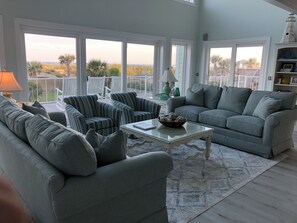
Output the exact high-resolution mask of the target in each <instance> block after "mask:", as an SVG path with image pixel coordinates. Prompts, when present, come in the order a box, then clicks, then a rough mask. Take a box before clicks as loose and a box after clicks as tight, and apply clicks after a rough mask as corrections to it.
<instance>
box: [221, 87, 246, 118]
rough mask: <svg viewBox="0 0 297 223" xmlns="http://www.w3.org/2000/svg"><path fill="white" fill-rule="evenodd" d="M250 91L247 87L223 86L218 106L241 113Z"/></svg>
mask: <svg viewBox="0 0 297 223" xmlns="http://www.w3.org/2000/svg"><path fill="white" fill-rule="evenodd" d="M251 92H252V90H251V89H249V88H237V87H226V86H224V87H223V92H222V95H221V98H220V101H219V104H218V108H219V109H224V110H228V111H232V112H237V113H239V114H242V112H243V110H244V107H245V105H246V101H247V100H248V98H249V96H250V94H251Z"/></svg>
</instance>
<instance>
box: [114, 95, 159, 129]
mask: <svg viewBox="0 0 297 223" xmlns="http://www.w3.org/2000/svg"><path fill="white" fill-rule="evenodd" d="M111 99H112V104H113V105H114V106H115V107H116V108H118V109H120V110H121V111H122V119H121V124H127V123H132V122H138V121H143V120H147V119H152V118H157V117H158V116H159V113H160V109H161V106H160V105H159V104H157V103H154V102H152V101H149V100H147V99H144V98H137V97H136V92H129V93H116V94H111Z"/></svg>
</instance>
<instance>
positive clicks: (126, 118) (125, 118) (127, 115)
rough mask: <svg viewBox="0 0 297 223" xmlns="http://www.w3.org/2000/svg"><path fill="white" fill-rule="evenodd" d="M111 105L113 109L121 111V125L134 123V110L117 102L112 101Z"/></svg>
mask: <svg viewBox="0 0 297 223" xmlns="http://www.w3.org/2000/svg"><path fill="white" fill-rule="evenodd" d="M112 104H113V106H114V107H116V108H118V109H120V110H121V111H122V118H121V124H127V123H131V122H133V121H134V110H133V108H131V107H130V106H128V105H126V104H124V103H122V102H119V101H115V100H112Z"/></svg>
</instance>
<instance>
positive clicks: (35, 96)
mask: <svg viewBox="0 0 297 223" xmlns="http://www.w3.org/2000/svg"><path fill="white" fill-rule="evenodd" d="M75 59H76V58H75V56H74V55H71V54H64V55H60V56H59V57H58V58H57V62H39V61H30V62H28V63H27V72H28V78H29V92H30V96H29V97H30V101H34V100H39V101H56V98H57V95H56V88H59V89H62V78H63V77H76V70H77V69H76V63H75ZM86 74H87V75H88V76H90V77H103V76H105V77H106V83H105V84H106V86H108V87H110V84H111V77H112V76H120V74H121V65H120V64H108V63H107V62H105V61H102V60H100V59H91V60H90V61H88V63H87V70H86ZM127 76H128V80H127V87H128V88H131V89H135V90H143V91H144V90H146V91H152V89H153V81H152V80H153V79H152V78H153V66H152V65H128V66H127ZM145 79H146V80H145Z"/></svg>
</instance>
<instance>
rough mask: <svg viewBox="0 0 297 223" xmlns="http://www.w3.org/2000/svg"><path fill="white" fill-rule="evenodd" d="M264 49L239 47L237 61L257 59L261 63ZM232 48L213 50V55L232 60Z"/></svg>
mask: <svg viewBox="0 0 297 223" xmlns="http://www.w3.org/2000/svg"><path fill="white" fill-rule="evenodd" d="M262 51H263V47H261V46H258V47H238V48H237V52H236V61H240V60H244V59H245V60H248V59H249V58H257V60H258V62H261V58H262ZM231 53H232V48H231V47H224V48H211V56H212V55H220V56H221V57H223V58H231Z"/></svg>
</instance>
